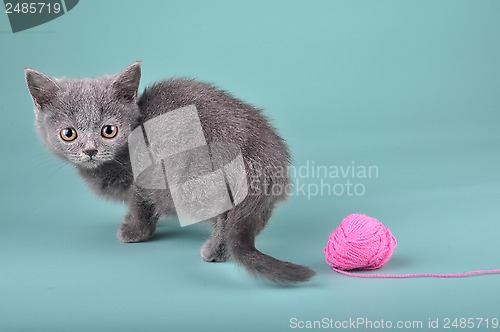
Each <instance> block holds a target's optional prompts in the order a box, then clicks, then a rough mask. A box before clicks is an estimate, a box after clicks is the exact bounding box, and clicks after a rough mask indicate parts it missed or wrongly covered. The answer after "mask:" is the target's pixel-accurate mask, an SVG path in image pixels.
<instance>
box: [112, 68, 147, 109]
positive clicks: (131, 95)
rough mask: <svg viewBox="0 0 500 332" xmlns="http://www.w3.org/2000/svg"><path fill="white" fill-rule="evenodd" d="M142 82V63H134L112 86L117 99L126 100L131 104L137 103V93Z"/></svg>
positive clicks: (119, 75)
mask: <svg viewBox="0 0 500 332" xmlns="http://www.w3.org/2000/svg"><path fill="white" fill-rule="evenodd" d="M140 81H141V63H140V62H139V61H137V62H134V63H133V64H131V65H130V66H128V67H127V68H125V69H124V70H123V71H122V72H121V73H119V74H117V77H116V78H115V80H114V81H113V83H112V84H111V87H112V88H113V89H115V92H116V97H118V98H119V99H125V100H127V101H129V102H135V101H136V99H137V91H138V90H139V82H140Z"/></svg>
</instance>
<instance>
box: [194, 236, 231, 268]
mask: <svg viewBox="0 0 500 332" xmlns="http://www.w3.org/2000/svg"><path fill="white" fill-rule="evenodd" d="M200 255H201V258H203V260H204V261H205V262H210V263H220V262H225V261H227V260H228V259H229V254H228V253H227V250H226V249H225V246H223V245H214V243H212V241H211V239H209V240H207V241H206V242H205V244H203V246H202V247H201V250H200Z"/></svg>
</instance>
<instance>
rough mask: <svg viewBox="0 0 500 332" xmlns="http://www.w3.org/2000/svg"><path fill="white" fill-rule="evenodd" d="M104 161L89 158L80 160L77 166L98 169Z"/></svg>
mask: <svg viewBox="0 0 500 332" xmlns="http://www.w3.org/2000/svg"><path fill="white" fill-rule="evenodd" d="M103 162H104V161H103V160H97V159H95V158H93V157H88V158H85V159H83V160H79V161H78V162H77V163H76V164H78V165H79V166H82V167H85V168H97V167H99V166H100V165H102V163H103Z"/></svg>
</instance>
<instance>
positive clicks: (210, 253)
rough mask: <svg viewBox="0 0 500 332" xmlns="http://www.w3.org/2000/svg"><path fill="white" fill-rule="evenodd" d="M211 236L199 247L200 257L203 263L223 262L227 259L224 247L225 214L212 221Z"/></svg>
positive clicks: (227, 253)
mask: <svg viewBox="0 0 500 332" xmlns="http://www.w3.org/2000/svg"><path fill="white" fill-rule="evenodd" d="M212 222H213V229H212V236H210V238H209V239H208V240H207V241H205V243H204V244H203V246H202V247H201V251H200V254H201V257H202V258H203V260H205V262H225V261H227V260H228V259H229V252H228V250H227V247H226V234H225V224H226V214H223V215H220V216H218V217H215V218H214V219H213V221H212Z"/></svg>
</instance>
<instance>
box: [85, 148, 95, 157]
mask: <svg viewBox="0 0 500 332" xmlns="http://www.w3.org/2000/svg"><path fill="white" fill-rule="evenodd" d="M83 153H85V154H86V155H87V156H89V157H90V158H92V157H95V155H96V154H97V149H87V150H83Z"/></svg>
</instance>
